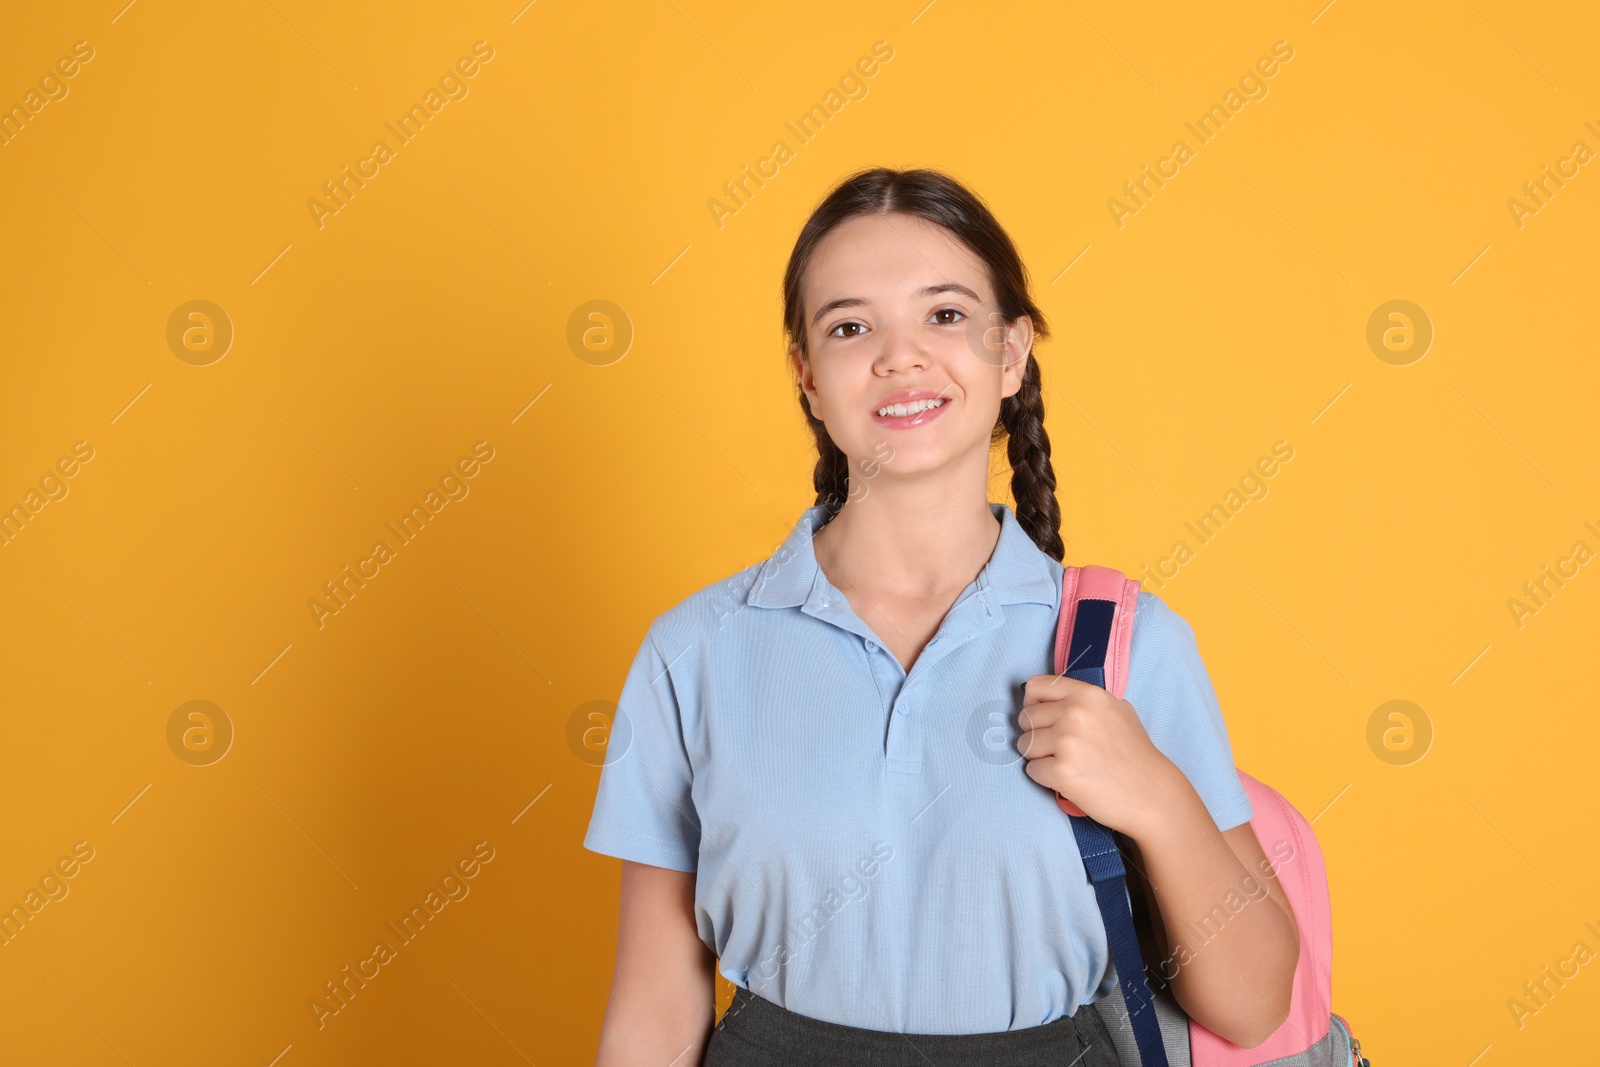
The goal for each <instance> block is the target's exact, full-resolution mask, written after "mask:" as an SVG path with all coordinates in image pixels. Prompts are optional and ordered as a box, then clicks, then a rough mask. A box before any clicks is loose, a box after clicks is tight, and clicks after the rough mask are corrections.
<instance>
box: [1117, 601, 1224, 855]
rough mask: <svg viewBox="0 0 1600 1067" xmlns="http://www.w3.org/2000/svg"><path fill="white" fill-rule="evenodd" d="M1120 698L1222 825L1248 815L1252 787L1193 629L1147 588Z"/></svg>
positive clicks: (1135, 621)
mask: <svg viewBox="0 0 1600 1067" xmlns="http://www.w3.org/2000/svg"><path fill="white" fill-rule="evenodd" d="M1123 698H1124V699H1126V700H1127V701H1128V703H1130V704H1132V705H1133V708H1134V710H1135V711H1136V712H1138V714H1139V719H1140V721H1141V722H1143V724H1144V728H1145V732H1146V733H1148V734H1149V735H1150V740H1151V741H1152V742H1153V743H1154V744H1155V746H1156V748H1157V749H1159V750H1160V751H1161V754H1162V755H1164V756H1166V757H1167V758H1168V759H1170V760H1171V761H1172V762H1173V763H1174V764H1176V765H1177V766H1178V769H1179V770H1181V771H1183V773H1184V776H1185V777H1186V778H1188V779H1189V784H1190V785H1192V786H1194V791H1195V792H1196V793H1198V794H1199V795H1200V799H1201V800H1202V801H1203V802H1204V803H1205V806H1206V809H1207V810H1208V811H1210V812H1211V817H1212V818H1213V819H1214V820H1216V824H1217V829H1219V830H1231V829H1233V828H1234V827H1235V826H1238V825H1240V824H1241V823H1246V822H1249V821H1250V819H1251V817H1252V815H1253V814H1254V811H1253V809H1252V808H1251V805H1250V794H1249V793H1247V792H1246V791H1245V788H1244V784H1243V783H1242V782H1240V781H1239V774H1238V771H1237V770H1235V768H1234V762H1233V746H1232V744H1231V743H1230V742H1229V740H1228V728H1227V725H1226V724H1225V723H1224V722H1223V720H1222V708H1221V706H1220V705H1219V704H1218V702H1217V694H1216V691H1215V690H1214V689H1213V688H1212V687H1211V676H1210V675H1209V674H1208V673H1207V672H1206V667H1205V664H1204V663H1203V662H1202V661H1201V659H1200V649H1199V647H1198V646H1197V645H1196V643H1195V636H1194V630H1193V629H1192V628H1191V627H1190V626H1189V624H1188V622H1186V621H1185V620H1184V618H1183V616H1181V615H1179V614H1178V613H1177V612H1175V611H1173V610H1172V609H1171V608H1170V607H1168V606H1167V604H1166V602H1165V601H1164V600H1162V599H1161V598H1160V597H1159V596H1157V595H1156V594H1154V593H1151V592H1149V591H1148V590H1140V591H1139V602H1138V606H1137V608H1136V609H1135V611H1134V616H1133V639H1132V648H1131V649H1130V651H1129V654H1128V687H1127V690H1126V692H1124V693H1123Z"/></svg>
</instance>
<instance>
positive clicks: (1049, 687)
mask: <svg viewBox="0 0 1600 1067" xmlns="http://www.w3.org/2000/svg"><path fill="white" fill-rule="evenodd" d="M1089 684H1090V683H1089V682H1083V681H1079V680H1078V679H1076V678H1068V677H1066V676H1065V675H1059V674H1036V675H1034V676H1033V677H1032V678H1029V679H1028V680H1027V682H1026V683H1024V684H1023V687H1022V696H1023V703H1025V704H1027V703H1033V702H1034V701H1039V700H1065V699H1066V698H1067V697H1069V696H1071V695H1072V694H1073V693H1074V692H1077V691H1079V690H1081V689H1082V688H1083V687H1084V686H1087V685H1089Z"/></svg>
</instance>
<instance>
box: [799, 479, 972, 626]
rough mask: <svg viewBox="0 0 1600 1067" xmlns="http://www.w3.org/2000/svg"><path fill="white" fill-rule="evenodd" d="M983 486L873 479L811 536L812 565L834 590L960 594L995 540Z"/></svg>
mask: <svg viewBox="0 0 1600 1067" xmlns="http://www.w3.org/2000/svg"><path fill="white" fill-rule="evenodd" d="M880 482H881V483H882V484H880ZM987 488H988V487H987V485H986V484H985V483H984V482H983V481H980V480H976V479H974V480H971V482H970V484H968V485H964V486H962V487H961V488H960V490H959V491H952V487H951V486H950V485H949V484H948V482H946V483H945V484H942V485H941V484H923V485H917V484H913V483H905V482H903V483H896V482H890V481H888V480H887V479H880V480H878V481H875V482H873V483H871V488H870V489H869V490H868V491H867V492H866V493H865V494H864V495H860V496H859V497H858V498H857V499H854V500H850V501H847V502H846V503H845V505H844V507H843V508H841V509H840V510H839V513H838V515H836V516H835V517H834V518H833V520H832V521H831V522H829V523H828V524H827V525H826V526H824V527H823V528H822V529H821V530H819V531H817V533H816V534H815V535H814V536H813V538H812V545H813V548H814V550H815V552H816V557H817V563H818V565H819V566H820V567H821V568H822V573H823V574H824V575H825V576H827V579H828V581H829V582H830V583H831V584H832V585H833V586H834V587H835V588H837V589H846V588H849V585H854V586H856V587H858V588H864V589H868V590H871V589H888V590H893V591H894V592H895V593H896V595H899V596H903V597H908V598H920V597H938V596H941V595H946V594H951V593H952V591H954V592H960V590H962V589H964V588H966V586H967V585H968V584H969V583H970V582H971V581H972V580H973V579H974V578H976V577H977V576H978V572H979V571H981V570H983V567H984V565H985V564H986V563H988V562H989V559H990V557H991V556H993V555H994V549H995V545H996V543H997V542H998V541H999V539H1000V524H999V523H998V522H996V521H995V516H994V513H993V512H992V511H990V510H989V500H988V492H987ZM846 583H848V585H847V584H846Z"/></svg>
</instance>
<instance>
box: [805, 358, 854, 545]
mask: <svg viewBox="0 0 1600 1067" xmlns="http://www.w3.org/2000/svg"><path fill="white" fill-rule="evenodd" d="M799 392H800V410H801V411H803V412H805V415H806V423H807V425H809V426H810V427H811V434H812V436H813V437H815V438H816V440H817V465H816V467H815V468H814V469H813V470H812V472H811V484H812V487H813V488H815V489H816V491H817V499H816V502H815V504H813V506H816V504H821V505H823V506H824V507H826V508H827V509H828V511H827V517H826V519H825V520H824V521H825V522H831V521H832V520H833V517H834V516H835V515H837V514H839V509H840V508H842V507H844V502H845V499H846V498H847V497H848V495H849V492H850V457H848V456H846V455H845V454H844V452H843V451H842V450H841V449H840V448H839V446H838V445H836V444H834V443H833V438H831V437H829V436H828V429H827V427H826V426H824V425H823V423H822V420H821V419H819V418H817V417H816V416H815V415H813V414H812V413H811V404H810V402H809V401H807V399H806V393H805V390H804V389H801V390H799Z"/></svg>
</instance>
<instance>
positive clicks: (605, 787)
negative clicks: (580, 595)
mask: <svg viewBox="0 0 1600 1067" xmlns="http://www.w3.org/2000/svg"><path fill="white" fill-rule="evenodd" d="M693 783H694V771H693V768H692V767H691V765H690V763H689V753H688V749H687V748H686V747H685V745H684V740H683V721H682V717H681V716H680V715H679V709H678V701H677V697H676V694H675V692H674V689H673V684H672V677H671V675H670V674H669V672H668V669H667V661H666V660H665V659H664V658H663V657H662V655H661V651H660V649H659V648H658V647H657V645H656V641H655V628H654V627H652V628H651V631H650V632H649V633H647V634H646V635H645V639H644V643H643V644H642V645H640V647H639V651H638V654H637V655H635V656H634V660H633V666H632V667H631V668H629V670H628V677H627V680H626V681H624V683H623V686H622V696H621V699H620V700H618V702H617V714H616V718H615V720H614V721H613V722H612V727H611V734H610V737H609V738H608V744H607V749H606V758H605V762H604V764H603V765H602V766H601V769H600V788H599V791H598V792H597V793H596V794H595V798H594V812H593V814H592V815H591V816H590V818H589V830H588V833H587V834H586V835H585V836H584V840H583V847H584V848H586V849H589V850H590V851H591V852H599V853H601V854H603V855H606V856H616V857H618V858H620V859H626V860H634V861H636V862H638V863H648V864H650V865H652V866H655V867H666V868H669V869H671V870H675V871H693V870H695V869H696V868H697V866H698V856H699V852H700V822H699V819H698V817H697V816H696V813H695V810H694V798H693V796H692V795H691V792H690V790H691V787H692V785H693Z"/></svg>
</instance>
